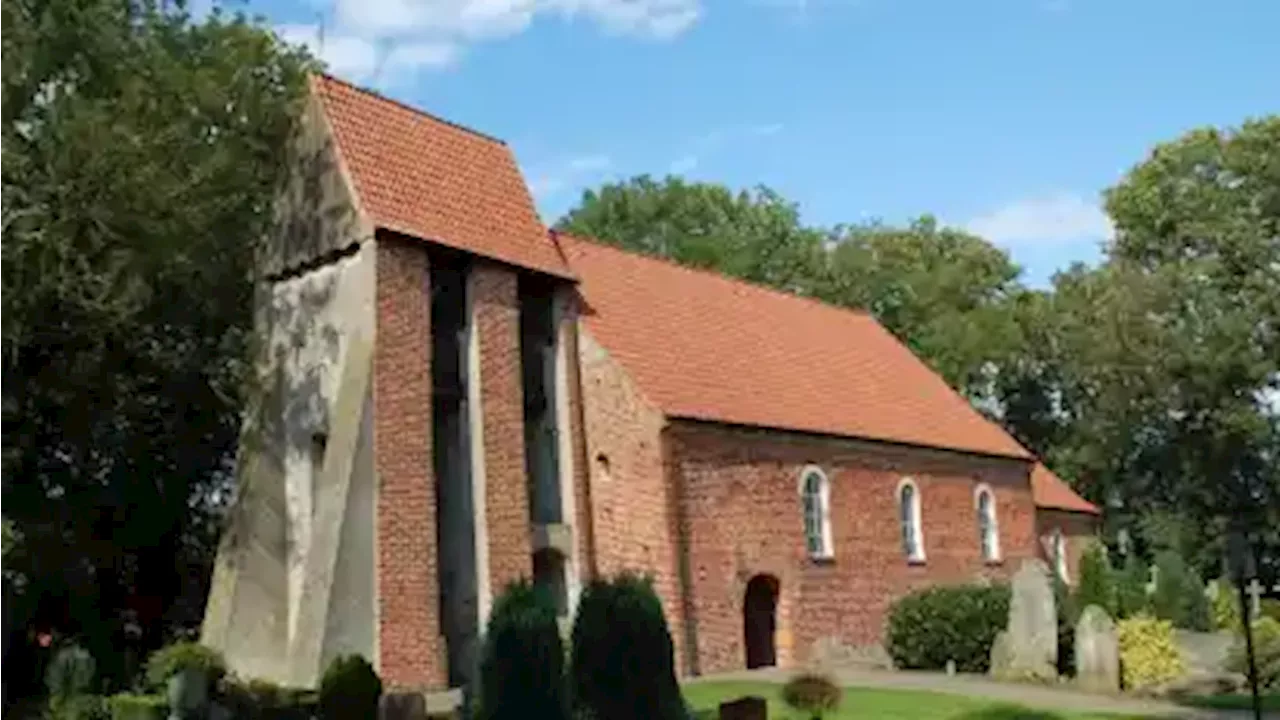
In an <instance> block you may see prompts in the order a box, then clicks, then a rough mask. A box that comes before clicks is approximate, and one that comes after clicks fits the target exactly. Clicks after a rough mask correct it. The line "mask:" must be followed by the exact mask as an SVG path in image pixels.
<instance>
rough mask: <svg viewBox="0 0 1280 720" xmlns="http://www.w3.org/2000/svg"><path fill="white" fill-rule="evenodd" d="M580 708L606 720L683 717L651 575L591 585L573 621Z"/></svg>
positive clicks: (668, 640)
mask: <svg viewBox="0 0 1280 720" xmlns="http://www.w3.org/2000/svg"><path fill="white" fill-rule="evenodd" d="M571 690H572V693H573V700H574V703H575V706H576V707H575V711H576V712H581V713H584V714H587V715H588V716H592V717H595V718H600V719H601V720H683V719H684V718H685V715H686V712H685V707H684V700H683V698H682V697H681V695H680V687H679V685H678V684H677V683H676V674H675V658H674V647H673V645H672V642H671V633H670V631H669V630H668V629H667V619H666V616H665V615H663V612H662V603H661V602H660V601H659V600H658V596H657V594H655V593H654V591H653V584H652V582H651V581H650V580H649V579H648V578H642V577H639V576H637V575H633V574H630V573H623V574H621V575H619V576H617V577H615V578H613V579H611V580H596V581H594V582H592V583H591V584H590V585H588V586H587V587H586V589H585V590H584V591H583V593H582V599H581V601H580V602H579V604H578V616H577V618H576V619H575V621H574V624H573V644H572V685H571Z"/></svg>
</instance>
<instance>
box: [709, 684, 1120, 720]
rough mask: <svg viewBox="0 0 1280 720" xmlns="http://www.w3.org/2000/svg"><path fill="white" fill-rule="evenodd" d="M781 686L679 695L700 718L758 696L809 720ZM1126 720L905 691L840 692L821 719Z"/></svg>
mask: <svg viewBox="0 0 1280 720" xmlns="http://www.w3.org/2000/svg"><path fill="white" fill-rule="evenodd" d="M781 687H782V686H781V685H772V684H769V683H751V682H732V683H730V682H725V683H696V684H692V685H686V686H685V688H684V696H685V698H686V699H687V700H688V701H689V705H690V706H691V707H692V708H693V710H694V712H695V714H696V716H698V717H699V718H709V719H711V718H715V717H716V714H715V713H716V709H717V708H718V707H719V705H720V703H721V702H723V701H725V700H733V699H736V698H740V697H742V696H744V695H759V696H761V697H763V698H765V699H767V700H768V701H769V720H775V719H779V720H781V719H784V718H785V720H809V718H806V717H804V716H802V715H798V714H796V713H794V712H793V711H792V710H791V709H790V708H788V707H787V706H786V705H784V704H783V703H782V699H781V698H780V697H779V692H780V690H781ZM863 718H866V719H870V718H876V720H1130V719H1129V718H1125V717H1124V716H1119V715H1082V714H1079V713H1065V712H1061V713H1060V712H1052V711H1043V710H1030V709H1028V708H1025V707H1019V706H1017V705H1007V704H1000V703H993V702H989V701H983V700H979V699H976V698H969V697H964V696H961V695H945V694H942V693H930V692H915V691H909V690H868V689H864V688H845V691H844V700H843V701H842V702H841V703H840V707H839V708H838V709H837V710H836V712H835V713H832V714H830V715H828V716H826V718H824V720H855V719H856V720H862V719H863Z"/></svg>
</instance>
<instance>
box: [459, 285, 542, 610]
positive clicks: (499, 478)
mask: <svg viewBox="0 0 1280 720" xmlns="http://www.w3.org/2000/svg"><path fill="white" fill-rule="evenodd" d="M472 273H473V275H472V279H471V292H472V302H473V303H474V307H475V325H476V326H475V329H474V331H475V332H477V333H479V339H480V393H481V405H482V412H483V418H484V474H485V523H486V525H487V531H488V537H489V582H490V589H491V591H492V593H493V597H494V598H497V596H498V595H499V594H500V593H501V592H502V590H503V588H504V587H506V585H507V584H508V583H510V582H512V581H514V580H518V579H520V578H521V577H524V578H529V577H532V575H533V560H532V554H531V553H532V550H531V549H530V544H529V496H528V487H527V485H526V481H525V464H524V406H523V402H524V401H523V397H524V394H523V390H522V387H521V378H520V306H519V297H518V293H517V278H516V274H515V272H513V271H512V270H509V269H507V268H504V267H501V266H498V265H494V264H488V263H483V262H478V263H476V265H475V266H474V267H473V268H472Z"/></svg>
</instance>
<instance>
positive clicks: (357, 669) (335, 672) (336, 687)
mask: <svg viewBox="0 0 1280 720" xmlns="http://www.w3.org/2000/svg"><path fill="white" fill-rule="evenodd" d="M381 697H382V680H381V679H380V678H379V677H378V673H376V672H374V670H373V666H372V665H370V664H369V661H368V660H365V659H364V658H363V657H360V656H359V655H340V656H338V657H336V658H334V659H333V662H331V663H329V667H328V668H327V669H325V671H324V677H323V678H321V680H320V717H321V718H323V719H324V720H349V719H351V718H374V717H377V716H378V700H379V699H380V698H381Z"/></svg>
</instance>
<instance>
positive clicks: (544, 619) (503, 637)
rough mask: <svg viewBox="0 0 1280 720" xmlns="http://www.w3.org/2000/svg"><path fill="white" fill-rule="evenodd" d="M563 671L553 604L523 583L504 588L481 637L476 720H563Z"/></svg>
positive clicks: (565, 711) (565, 710)
mask: <svg viewBox="0 0 1280 720" xmlns="http://www.w3.org/2000/svg"><path fill="white" fill-rule="evenodd" d="M564 665H565V650H564V643H563V642H562V641H561V639H560V627H559V625H558V624H557V622H556V607H555V601H554V600H553V599H552V598H551V597H550V595H548V594H547V593H546V592H545V590H544V589H543V588H538V587H535V586H534V585H533V584H531V583H529V582H528V581H520V582H518V583H514V584H512V585H510V586H508V587H507V589H506V590H505V591H504V592H503V593H502V595H501V596H499V598H498V600H497V602H496V603H494V606H493V611H492V613H491V614H490V615H489V626H488V628H487V629H486V632H485V643H484V654H483V656H482V658H481V660H480V704H479V711H478V712H477V714H476V716H477V718H478V720H521V719H523V718H529V720H537V719H545V720H566V719H567V718H568V717H569V705H568V699H567V692H566V680H567V678H566V677H565V668H564Z"/></svg>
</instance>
